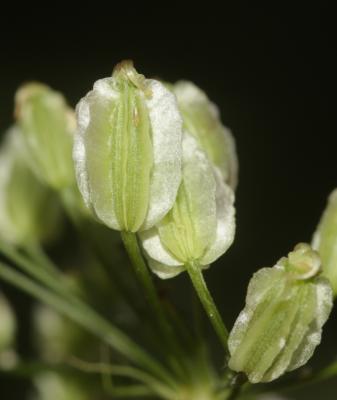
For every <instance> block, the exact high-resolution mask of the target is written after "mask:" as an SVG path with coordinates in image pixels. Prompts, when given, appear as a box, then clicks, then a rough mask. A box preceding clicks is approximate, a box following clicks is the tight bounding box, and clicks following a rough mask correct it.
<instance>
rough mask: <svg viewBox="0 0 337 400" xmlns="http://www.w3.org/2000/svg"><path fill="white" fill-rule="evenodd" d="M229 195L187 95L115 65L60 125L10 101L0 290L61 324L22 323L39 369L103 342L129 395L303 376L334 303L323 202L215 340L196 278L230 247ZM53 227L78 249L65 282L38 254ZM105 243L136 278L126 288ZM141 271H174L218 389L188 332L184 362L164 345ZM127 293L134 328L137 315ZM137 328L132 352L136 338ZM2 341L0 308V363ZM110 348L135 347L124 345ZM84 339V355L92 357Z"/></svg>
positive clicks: (189, 393)
mask: <svg viewBox="0 0 337 400" xmlns="http://www.w3.org/2000/svg"><path fill="white" fill-rule="evenodd" d="M237 184H238V161H237V154H236V146H235V141H234V138H233V135H232V133H231V131H230V130H229V129H228V128H226V127H225V126H224V125H223V123H222V121H221V118H220V113H219V110H218V108H217V107H216V106H215V105H214V104H213V103H212V102H211V101H210V100H209V98H208V97H207V96H206V94H205V93H204V92H203V91H202V90H201V89H199V88H198V87H197V86H196V85H194V84H193V83H191V82H188V81H179V82H177V83H175V84H170V83H167V82H163V81H159V80H155V79H147V78H146V77H144V76H143V75H141V74H139V73H138V72H137V71H136V69H135V68H134V66H133V63H132V62H131V61H123V62H121V63H119V64H118V65H117V66H116V67H115V68H114V70H113V73H112V76H110V77H107V78H104V79H100V80H98V81H96V82H95V83H94V85H93V88H92V90H91V91H89V92H88V94H87V95H86V96H85V97H83V98H82V99H81V100H80V101H79V103H78V105H77V107H76V110H72V109H71V108H70V107H69V105H68V104H67V103H66V100H65V98H64V97H63V95H62V94H60V93H58V92H56V91H54V90H53V89H51V88H50V87H48V86H46V85H44V84H40V83H28V84H26V85H23V86H22V87H21V88H20V89H19V90H18V91H17V93H16V96H15V123H14V125H13V126H12V128H11V129H9V131H8V133H7V134H6V135H5V139H4V142H3V145H2V148H1V150H0V252H1V253H3V255H4V256H5V258H6V259H8V260H9V261H10V263H12V264H14V265H16V266H17V267H18V271H17V270H16V269H15V268H12V266H11V265H10V266H8V265H7V264H6V263H4V262H2V261H0V278H2V279H4V280H5V281H6V282H8V283H11V284H13V285H15V286H17V287H19V288H20V289H21V290H23V291H25V292H27V293H29V294H31V295H33V296H35V297H36V298H38V299H39V300H41V301H43V302H44V303H46V304H47V306H51V307H53V308H54V309H56V311H57V312H59V313H61V314H63V315H58V314H57V313H56V314H55V311H52V310H51V309H50V308H48V307H45V306H44V307H41V308H38V309H37V311H36V313H35V325H36V338H37V340H36V341H37V342H38V346H37V347H38V348H39V350H38V353H39V356H40V358H41V359H42V360H43V361H44V362H47V363H52V364H53V363H56V364H57V363H61V362H62V363H64V362H65V361H66V360H67V357H68V354H69V353H71V354H73V355H75V356H77V355H78V356H79V357H83V356H84V357H89V358H90V357H92V356H97V352H98V348H101V344H102V342H103V343H105V344H106V345H108V346H110V347H111V348H112V349H113V350H114V351H115V352H116V353H118V354H119V355H120V356H121V357H124V358H125V360H126V361H127V362H128V363H130V365H127V366H125V365H118V366H117V367H116V366H111V365H108V366H107V369H108V370H109V371H113V372H111V373H116V374H117V375H118V374H120V375H121V376H122V377H123V378H125V377H127V378H129V379H135V380H137V381H141V383H142V385H143V386H142V385H140V386H136V385H135V387H133V388H132V389H133V390H135V392H132V390H131V391H130V393H131V392H132V393H133V395H134V393H137V394H138V393H141V395H142V394H144V393H145V395H148V394H150V395H155V396H159V397H160V398H164V399H169V400H172V399H177V400H182V399H183V400H185V399H188V400H190V399H193V400H195V399H196V398H200V399H201V398H202V399H207V400H208V399H219V400H220V399H223V400H225V399H227V398H231V399H234V397H235V395H236V394H235V393H236V392H238V390H237V389H238V387H239V384H238V383H237V382H238V381H239V378H238V377H240V376H241V375H243V374H244V375H245V377H246V378H247V379H248V381H249V382H250V383H259V382H270V381H272V380H274V379H277V378H278V377H280V376H281V375H283V374H284V373H285V372H287V371H292V370H294V369H296V368H299V367H300V366H303V365H305V364H306V363H307V361H308V360H309V359H310V358H311V356H312V354H313V352H314V350H315V348H316V347H317V345H318V344H319V343H320V341H321V334H322V327H323V325H324V324H325V322H326V320H327V319H328V317H329V314H330V312H331V309H332V305H333V297H334V296H336V295H337V250H336V249H337V194H336V192H333V194H332V195H331V196H330V198H329V202H328V206H327V208H326V210H325V212H324V214H323V216H322V218H321V221H320V223H319V225H318V228H317V230H316V232H315V234H314V238H313V241H312V246H310V245H309V244H303V243H301V244H299V245H297V246H296V247H295V248H294V250H293V251H292V252H290V253H289V254H288V256H287V257H283V258H282V259H280V260H279V261H278V262H277V263H276V265H275V266H274V267H272V268H262V269H260V270H258V271H257V272H256V273H255V274H254V276H253V277H252V279H251V281H250V283H249V286H248V291H247V297H246V304H245V307H244V309H243V310H242V312H241V313H240V314H239V316H238V318H237V320H236V322H235V324H234V326H233V328H232V330H231V331H229V330H228V329H227V327H226V324H225V323H224V322H223V320H222V317H221V313H220V312H219V310H218V308H217V306H216V303H215V301H214V299H213V298H212V296H211V293H210V291H209V290H208V288H207V285H206V282H205V279H204V276H203V272H204V269H206V268H208V267H209V266H210V265H211V264H212V263H213V262H215V261H216V260H217V259H218V258H219V257H220V256H222V255H223V254H224V253H225V252H226V251H227V250H228V249H229V247H230V246H231V245H232V243H233V240H234V236H235V229H236V222H235V206H234V204H235V190H236V187H237ZM64 214H67V216H68V217H69V219H70V220H71V221H72V222H73V223H74V226H75V227H76V228H77V230H78V231H79V235H78V236H79V239H78V241H79V242H80V243H81V245H82V244H83V246H79V247H80V250H78V252H79V253H80V254H81V256H80V257H78V259H79V264H81V269H80V270H79V271H77V274H74V276H72V277H71V278H74V279H69V278H70V276H68V275H71V274H68V275H67V273H68V270H67V272H66V273H63V272H61V271H62V270H60V269H58V268H57V267H56V266H55V265H54V263H53V262H52V261H51V260H50V259H49V258H48V256H47V255H46V254H45V253H44V251H43V249H42V247H41V246H42V245H45V243H47V242H50V241H51V240H52V239H55V238H56V237H57V235H56V234H58V233H60V232H61V230H62V229H61V228H62V226H63V220H64ZM88 231H89V235H88ZM113 231H117V232H119V233H120V236H118V239H116V234H117V233H116V232H115V233H114V234H112V232H113ZM87 236H90V239H89V240H88V237H87ZM120 237H121V241H122V242H123V243H124V245H125V249H126V253H128V255H129V258H130V261H131V265H133V267H134V272H135V276H136V277H137V278H138V282H136V281H135V285H134V286H133V283H132V284H131V285H130V281H131V280H132V278H131V274H128V270H127V268H124V264H125V265H127V266H129V265H128V261H129V260H128V259H127V258H126V253H125V252H123V251H121V250H122V248H121V246H120V242H119V240H120ZM111 253H113V258H114V260H113V262H111V257H109V255H110V256H111ZM75 258H76V257H74V259H75ZM71 262H73V259H71ZM110 262H111V263H110ZM82 264H83V265H82ZM86 264H89V265H90V268H88V269H86V266H85V265H86ZM112 264H113V268H112V267H111V265H112ZM121 264H123V268H122V267H121ZM131 265H130V266H131ZM102 266H103V267H105V268H101V267H102ZM110 267H111V268H110ZM69 270H71V271H72V269H71V268H69ZM88 270H89V272H88ZM102 271H103V272H102ZM151 271H152V272H153V273H154V274H155V275H156V276H157V277H159V278H161V279H167V278H173V277H175V276H177V275H178V274H180V273H182V272H183V271H187V273H188V275H189V277H190V279H191V282H192V284H193V286H194V289H195V291H196V293H197V295H198V296H199V299H200V301H201V303H202V306H203V307H204V310H205V312H206V314H207V315H208V317H209V320H210V322H211V324H212V325H213V328H214V330H215V332H216V333H217V335H218V338H219V339H220V342H221V344H222V346H223V350H224V354H223V360H224V364H225V365H224V368H226V372H225V375H224V376H223V375H222V374H220V373H219V374H218V375H216V374H215V373H214V374H213V366H210V365H209V361H208V360H205V358H207V357H204V355H201V354H200V353H202V352H203V351H202V352H201V351H199V348H203V343H202V344H201V345H200V342H198V340H199V337H198V338H197V339H196V338H195V337H194V336H193V334H191V332H189V330H188V329H186V331H188V332H187V336H188V337H189V338H192V339H191V342H192V344H193V345H192V346H191V347H192V351H191V349H187V348H185V347H188V346H185V343H186V341H185V342H184V343H182V340H181V337H180V336H186V332H185V331H184V334H181V335H180V333H179V334H178V333H177V332H175V328H176V325H177V326H178V323H177V321H178V320H179V318H176V317H175V318H173V317H172V315H173V314H174V312H173V313H172V312H171V313H169V312H168V309H169V307H167V306H166V305H163V301H162V299H161V298H160V296H159V295H158V291H157V287H156V285H157V283H158V282H159V280H158V279H157V281H156V280H154V279H153V277H154V275H152V274H151ZM78 272H79V273H78ZM110 273H111V276H113V279H111V282H110V281H109V279H107V276H109V277H110ZM71 282H72V283H73V284H70V283H71ZM88 282H89V283H88ZM139 283H141V284H142V285H143V290H144V293H145V295H144V300H145V301H144V302H145V304H146V307H147V308H149V309H150V310H151V315H150V316H149V315H148V314H146V313H147V312H148V310H147V309H146V310H145V311H144V309H140V308H139V305H138V299H137V298H136V295H135V293H136V294H138V289H139V288H138V286H137V284H139ZM112 285H115V286H114V289H116V290H111V286H112ZM88 287H89V288H90V289H92V288H93V290H92V292H90V291H89V290H88ZM135 287H137V288H136V289H134V288H135ZM89 292H90V293H89ZM135 299H136V300H135ZM112 300H113V301H112ZM115 300H116V301H115ZM142 300H143V299H142ZM112 303H113V306H112V305H111V304H112ZM89 304H95V305H97V306H98V308H99V309H100V310H104V312H105V315H106V316H108V317H110V316H111V314H112V311H111V309H112V308H113V307H116V308H118V307H120V308H122V309H123V312H124V311H125V309H127V311H128V312H129V313H130V315H131V317H130V316H129V315H128V318H129V319H128V318H125V320H127V321H126V322H125V321H122V320H123V318H120V315H122V314H123V312H120V308H118V312H116V314H115V315H114V317H115V316H116V315H117V316H118V317H116V318H117V319H118V318H119V319H118V321H119V325H120V326H123V323H124V325H125V326H126V328H125V331H123V330H122V328H120V327H119V326H118V327H117V326H115V325H113V324H112V322H111V321H109V320H108V319H105V318H104V317H103V316H102V315H99V314H98V313H97V312H96V311H95V310H94V309H93V308H92V307H91V306H90V305H89ZM102 305H103V306H102ZM107 305H108V306H107ZM123 307H124V308H123ZM125 314H127V313H125ZM145 314H146V318H144V319H143V316H144V315H145ZM153 314H154V317H155V318H154V320H155V321H154V322H153V321H152V320H151V317H153ZM123 315H124V314H123ZM64 317H67V318H70V319H71V320H72V323H74V324H77V325H78V326H77V325H76V326H73V325H72V324H69V323H68V322H67V321H66V320H65V319H64ZM121 321H122V322H121ZM149 321H150V324H149V325H147V326H146V328H147V330H145V329H144V332H147V333H149V332H150V333H149V334H148V336H149V337H148V338H146V340H144V342H145V348H143V347H142V346H141V345H140V344H138V342H137V340H138V336H141V335H138V329H139V327H140V326H143V324H144V326H145V325H146V323H148V322H149ZM136 323H137V324H138V325H137V326H136V327H135V324H136ZM151 323H153V325H151ZM175 323H176V325H175ZM154 326H155V328H156V330H155V329H153V328H154ZM15 328H16V324H15V319H14V317H13V315H12V312H11V309H10V307H9V305H8V303H7V301H6V300H5V299H4V297H3V296H2V295H1V294H0V356H1V352H3V350H7V349H8V348H9V347H11V346H12V344H13V342H14V339H13V337H14V333H15ZM179 329H180V328H179ZM179 329H176V330H177V331H178V330H179ZM83 330H84V331H85V333H86V334H87V335H88V337H87V336H86V335H83ZM157 330H158V331H157ZM180 330H181V331H182V330H183V329H180ZM126 332H137V340H136V341H133V340H132V338H131V337H129V336H128V334H127V333H126ZM91 335H94V336H96V339H98V340H99V341H100V342H99V343H93V341H92V336H91ZM144 336H146V335H144ZM158 338H159V342H160V343H159V346H158V343H154V344H153V348H155V349H156V351H162V352H163V353H164V354H161V357H158V360H157V357H152V356H151V355H150V354H149V351H148V349H147V347H146V346H147V345H148V344H149V343H150V344H152V342H155V340H156V339H158ZM184 340H185V339H184ZM50 343H52V345H50ZM158 349H160V350H158ZM188 351H189V353H188ZM166 353H169V354H166ZM192 353H193V354H192ZM78 364H79V365H80V366H82V367H83V365H84V367H83V368H84V369H86V368H87V367H88V366H87V364H85V363H83V362H81V361H80V362H79V363H78ZM78 364H77V366H78ZM131 365H132V366H131ZM96 367H97V366H96ZM105 367H106V366H105ZM1 368H2V365H1V358H0V369H1ZM137 368H139V369H137ZM87 369H89V370H90V366H89V367H88V368H87ZM206 370H207V371H208V372H207V373H205V371H206ZM116 371H117V372H116ZM186 371H187V372H186ZM210 371H212V372H210ZM97 372H99V373H102V374H104V373H103V371H101V370H98V371H97V370H95V373H97ZM182 375H183V378H182ZM191 376H192V377H193V378H191ZM187 377H188V379H190V378H191V379H190V381H188V383H186V382H185V381H184V379H185V378H186V380H187ZM199 378H200V382H202V384H200V382H199ZM172 382H173V383H172ZM35 383H36V386H37V388H38V392H39V393H40V398H41V399H44V398H47V396H49V394H47V393H49V392H50V387H54V388H55V393H54V394H55V398H60V399H61V398H62V399H63V398H64V399H68V398H74V399H75V398H76V399H79V400H80V399H87V398H88V396H89V395H88V393H89V392H90V393H91V391H89V392H88V391H87V389H86V386H85V385H82V386H81V385H79V383H78V380H77V378H76V379H73V377H72V376H66V374H60V375H58V374H57V373H55V372H50V373H41V374H38V375H37V376H36V377H35ZM89 386H90V385H89V384H88V387H89ZM126 389H130V388H125V387H123V386H122V389H121V391H120V392H118V391H117V392H118V393H124V394H125V393H126V392H128V391H127V390H126ZM114 393H115V392H114ZM128 393H129V392H128ZM137 394H136V395H137ZM90 398H91V397H90Z"/></svg>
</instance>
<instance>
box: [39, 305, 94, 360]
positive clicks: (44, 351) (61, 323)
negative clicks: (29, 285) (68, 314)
mask: <svg viewBox="0 0 337 400" xmlns="http://www.w3.org/2000/svg"><path fill="white" fill-rule="evenodd" d="M33 319H34V328H35V329H34V331H35V332H34V341H35V345H36V348H37V350H38V351H39V355H40V357H42V358H43V359H44V360H46V361H48V362H51V363H57V362H61V361H64V360H65V359H66V358H67V357H69V354H73V355H75V354H76V355H77V354H79V353H81V352H79V350H80V349H82V354H81V355H83V348H82V346H83V345H84V344H85V342H84V340H83V337H85V334H83V330H81V329H79V328H78V326H77V325H75V324H73V323H71V322H69V321H68V320H67V319H66V318H64V317H63V316H62V315H60V314H58V313H57V312H56V311H55V310H54V309H52V308H49V307H47V306H45V305H39V306H38V307H36V308H35V309H34V314H33ZM85 350H87V347H85Z"/></svg>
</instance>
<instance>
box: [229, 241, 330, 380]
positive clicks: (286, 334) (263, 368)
mask: <svg viewBox="0 0 337 400" xmlns="http://www.w3.org/2000/svg"><path fill="white" fill-rule="evenodd" d="M319 265H320V264H319V256H318V254H317V253H316V252H315V251H314V250H312V248H311V247H310V246H309V245H308V244H299V245H297V246H296V247H295V249H294V251H292V252H291V253H289V255H288V258H282V259H281V260H280V261H279V262H278V263H277V264H276V265H275V266H274V267H273V268H263V269H261V270H259V271H258V272H257V273H255V274H254V276H253V278H252V279H251V281H250V283H249V286H248V292H247V297H246V306H245V308H244V310H243V311H242V312H241V313H240V315H239V317H238V319H237V320H236V322H235V325H234V327H233V329H232V331H231V333H230V336H229V341H228V345H229V351H230V354H231V358H230V360H229V367H230V368H231V369H232V370H234V371H237V372H244V373H245V374H246V375H247V376H248V379H249V380H250V382H252V383H258V382H269V381H272V380H274V379H276V378H278V377H279V376H281V375H282V374H283V373H285V372H286V371H292V370H294V369H296V368H298V367H300V366H302V365H304V364H306V363H307V361H308V360H309V359H310V357H311V356H312V354H313V352H314V350H315V348H316V346H317V345H318V344H319V343H320V341H321V334H322V326H323V325H324V323H325V322H326V320H327V319H328V317H329V314H330V311H331V308H332V289H331V286H330V284H329V282H328V280H327V279H325V278H323V277H319V276H318V273H319Z"/></svg>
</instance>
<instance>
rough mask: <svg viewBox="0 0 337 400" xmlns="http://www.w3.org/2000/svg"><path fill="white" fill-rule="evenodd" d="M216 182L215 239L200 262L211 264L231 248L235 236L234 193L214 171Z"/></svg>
mask: <svg viewBox="0 0 337 400" xmlns="http://www.w3.org/2000/svg"><path fill="white" fill-rule="evenodd" d="M215 178H216V181H217V190H216V214H217V230H216V239H215V241H214V242H213V244H212V245H211V247H210V248H209V249H208V251H207V252H206V254H205V255H204V257H203V258H202V259H201V260H200V262H201V263H202V264H203V265H205V264H211V263H212V262H214V261H215V260H216V259H217V258H219V257H220V256H221V255H222V254H223V253H225V251H227V249H228V248H229V247H230V246H231V244H232V243H233V240H234V235H235V208H234V192H233V190H232V189H231V188H230V187H229V186H228V185H227V184H225V183H224V182H223V181H222V179H221V174H220V173H219V172H218V170H217V169H215Z"/></svg>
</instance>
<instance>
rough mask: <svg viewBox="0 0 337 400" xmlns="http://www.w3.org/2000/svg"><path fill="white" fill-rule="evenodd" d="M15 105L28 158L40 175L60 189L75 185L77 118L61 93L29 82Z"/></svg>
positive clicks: (22, 89)
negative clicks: (74, 146) (74, 138)
mask: <svg viewBox="0 0 337 400" xmlns="http://www.w3.org/2000/svg"><path fill="white" fill-rule="evenodd" d="M15 105H16V108H15V115H16V118H17V121H18V125H19V126H20V128H21V133H22V135H23V138H24V143H25V146H26V147H27V150H28V152H29V158H28V160H29V163H30V165H31V167H32V169H33V170H34V172H35V174H36V175H37V177H38V178H39V179H41V180H42V181H43V182H45V183H46V184H47V185H49V186H51V187H52V188H54V189H57V190H59V189H62V188H65V187H68V186H71V185H73V184H74V182H75V174H74V166H73V160H72V147H73V133H74V131H75V129H76V120H75V115H74V112H73V111H72V110H71V109H70V108H69V107H68V106H67V104H66V102H65V99H64V97H63V96H62V94H60V93H59V92H56V91H54V90H52V89H50V88H49V87H48V86H46V85H43V84H40V83H28V84H26V85H24V86H22V87H21V88H20V89H19V90H18V91H17V93H16V96H15Z"/></svg>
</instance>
